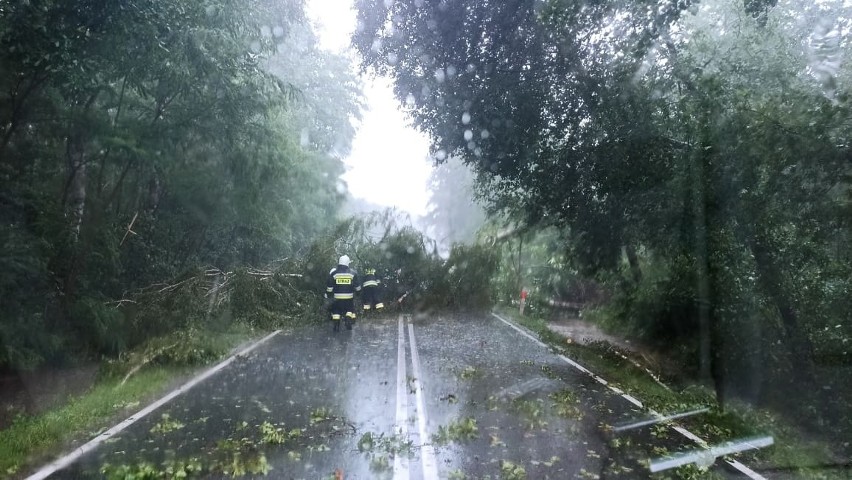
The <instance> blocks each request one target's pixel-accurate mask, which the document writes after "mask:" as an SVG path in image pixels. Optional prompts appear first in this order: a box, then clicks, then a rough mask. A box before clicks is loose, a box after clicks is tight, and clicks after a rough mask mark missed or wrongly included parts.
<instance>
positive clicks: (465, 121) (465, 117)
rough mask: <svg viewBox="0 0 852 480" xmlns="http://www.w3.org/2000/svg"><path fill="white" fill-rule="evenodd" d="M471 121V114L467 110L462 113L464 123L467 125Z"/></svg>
mask: <svg viewBox="0 0 852 480" xmlns="http://www.w3.org/2000/svg"><path fill="white" fill-rule="evenodd" d="M468 123H470V114H469V113H467V112H464V113H462V125H467V124H468Z"/></svg>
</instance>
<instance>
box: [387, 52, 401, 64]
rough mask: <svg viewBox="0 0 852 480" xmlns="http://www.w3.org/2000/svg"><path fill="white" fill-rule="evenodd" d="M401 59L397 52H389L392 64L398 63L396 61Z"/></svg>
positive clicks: (389, 61)
mask: <svg viewBox="0 0 852 480" xmlns="http://www.w3.org/2000/svg"><path fill="white" fill-rule="evenodd" d="M398 61H399V57H397V56H396V54H395V53H393V52H391V53H389V54H388V63H389V64H391V65H396V62H398Z"/></svg>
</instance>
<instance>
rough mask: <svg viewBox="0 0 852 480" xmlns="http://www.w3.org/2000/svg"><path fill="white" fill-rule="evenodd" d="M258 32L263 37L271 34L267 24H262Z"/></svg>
mask: <svg viewBox="0 0 852 480" xmlns="http://www.w3.org/2000/svg"><path fill="white" fill-rule="evenodd" d="M260 34H261V35H263V36H264V37H270V36H272V29H271V28H269V26H267V25H263V26H262V27H260Z"/></svg>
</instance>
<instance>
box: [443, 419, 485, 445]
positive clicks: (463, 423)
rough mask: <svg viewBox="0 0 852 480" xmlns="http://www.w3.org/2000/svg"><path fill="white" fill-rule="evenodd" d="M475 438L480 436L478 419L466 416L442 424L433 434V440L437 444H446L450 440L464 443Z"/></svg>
mask: <svg viewBox="0 0 852 480" xmlns="http://www.w3.org/2000/svg"><path fill="white" fill-rule="evenodd" d="M475 438H479V427H477V426H476V419H474V418H472V417H465V418H460V419H457V420H453V421H451V422H450V423H448V424H447V425H440V426H439V427H438V432H437V433H435V434H434V435H432V442H433V443H435V444H436V445H446V444H448V443H450V442H459V443H464V442H468V441H470V440H473V439H475Z"/></svg>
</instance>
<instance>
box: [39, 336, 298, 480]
mask: <svg viewBox="0 0 852 480" xmlns="http://www.w3.org/2000/svg"><path fill="white" fill-rule="evenodd" d="M279 332H281V330H276V331H274V332H272V333H270V334H269V335H267V336H265V337H263V338H261V339H260V340H258V341H256V342H254V343H253V344H251V345H249V346H248V347H246V348H244V349H242V350H240V351H239V352H237V353H235V354H233V355H231V356H230V357H228V358H227V359H225V360H223V361H221V362H219V363H218V364H216V365H215V366H213V367H211V368H210V369H208V370H206V371H205V372H204V373H202V374H200V375H198V376H197V377H195V378H193V379H192V380H190V381H188V382H186V383H184V384H183V385H181V386H180V387H178V388H176V389H174V390H172V391H171V392H169V393H168V394H166V395H165V396H163V397H162V398H160V399H159V400H157V401H156V402H154V403H152V404H150V405H148V406H147V407H145V408H143V409H142V410H139V411H138V412H136V414H135V415H132V416H130V417H128V418H127V419H126V420H124V421H123V422H121V423H119V424H118V425H116V426H114V427H112V428H110V429H109V430H107V431H106V432H104V433H102V434H100V435H98V436H97V437H95V438H93V439H91V440H89V442H88V443H86V444H84V445H82V446H81V447H79V448H77V449H76V450H73V451H71V452H70V453H68V454H67V455H65V456H63V457H61V458H59V459H57V460H55V461H53V462H51V463H49V464H48V465H46V466H44V467H43V468H42V469H41V470H39V471H37V472H36V473H34V474H32V475H30V476H29V477H27V480H41V479H43V478H47V477H49V476H50V475H53V474H54V473H56V472H57V471H58V470H61V469H63V468H65V467H67V466H69V465H71V464H72V463H74V462H75V461H77V459H78V458H80V457H82V456H83V455H85V454H87V453H89V452H91V451H92V450H94V449H95V448H97V447H98V446H99V445H100V444H101V443H103V442H104V441H106V440H108V439H109V438H110V437H112V436H114V435H116V434H117V433H120V432H121V431H122V430H124V429H125V428H127V427H129V426H130V425H132V424H134V423H135V422H136V421H137V420H140V419H142V418H145V416H147V415H148V414H150V413H151V412H153V411H154V410H156V409H158V408H160V407H162V406H163V405H165V404H166V403H168V402H169V401H170V400H172V399H173V398H175V397H177V396H178V395H180V394H182V393H184V392H186V391H187V390H189V389H190V388H192V387H194V386H196V385H198V384H199V383H201V382H203V381H204V380H207V379H208V378H210V377H211V376H213V375H215V374H216V373H218V372H219V371H220V370H222V369H223V368H225V367H227V366H228V365H230V364H231V363H232V362H233V361H234V359H235V358H236V357H239V356H241V355H246V354H248V353H249V352H251V351H252V350H254V349H255V348H257V347H258V346H259V345H261V344H262V343H264V342H266V341H267V340H269V339H270V338H272V337H274V336H275V335H277V334H278V333H279Z"/></svg>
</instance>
